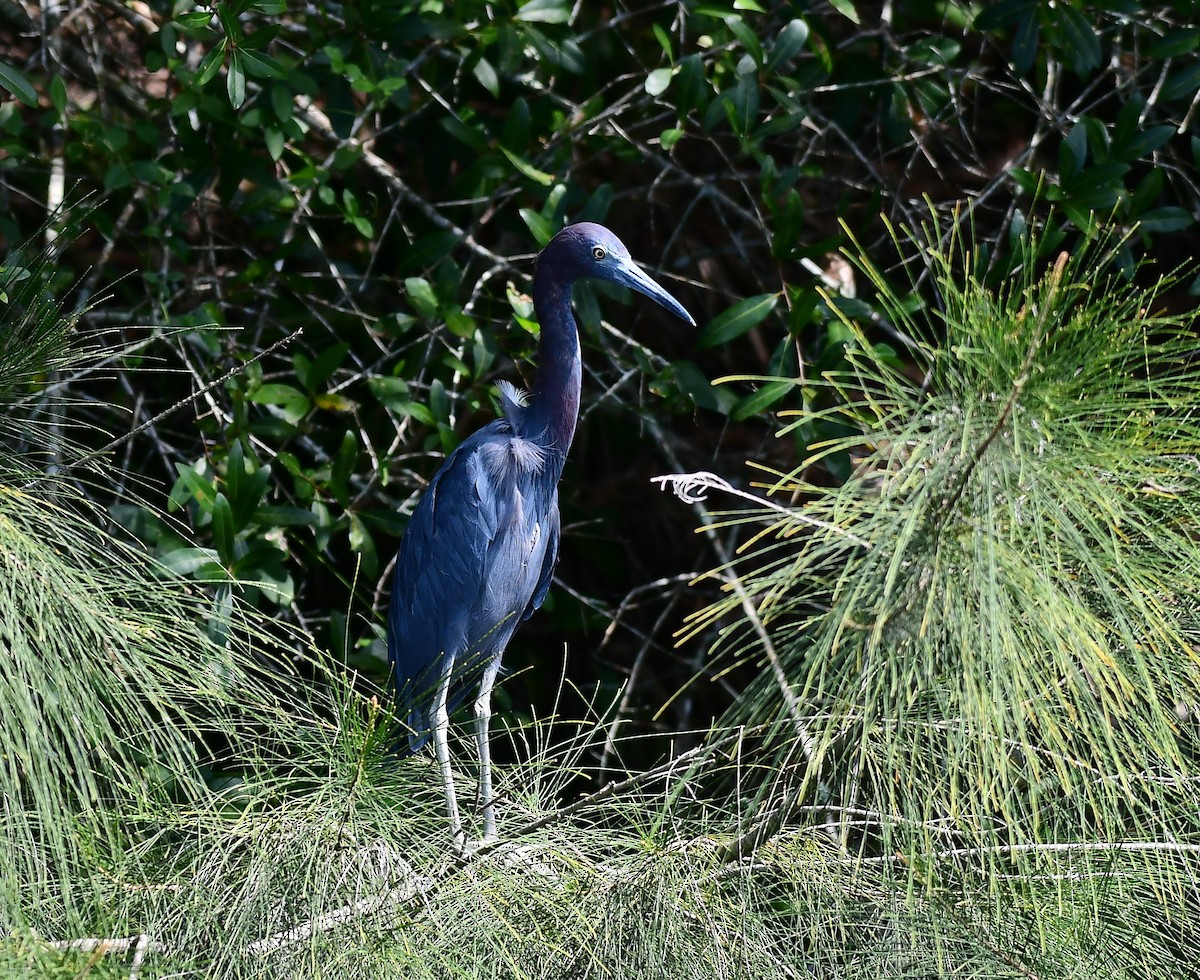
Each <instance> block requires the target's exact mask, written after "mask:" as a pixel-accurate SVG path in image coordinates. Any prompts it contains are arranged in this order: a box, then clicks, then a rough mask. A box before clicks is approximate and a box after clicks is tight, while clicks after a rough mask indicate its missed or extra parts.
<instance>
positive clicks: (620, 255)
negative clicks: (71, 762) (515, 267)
mask: <svg viewBox="0 0 1200 980" xmlns="http://www.w3.org/2000/svg"><path fill="white" fill-rule="evenodd" d="M552 249H553V250H554V251H553V253H551V250H552ZM550 254H553V255H554V260H555V261H558V262H561V263H562V265H563V267H564V269H565V272H566V274H567V275H568V276H570V277H571V278H572V279H603V280H606V281H608V282H615V283H619V284H620V285H622V286H628V287H629V288H630V289H635V290H637V291H638V292H639V293H641V294H642V295H644V296H649V297H650V298H651V299H652V300H654V301H655V302H656V303H658V304H659V305H660V306H663V307H665V308H666V309H668V310H670V311H671V312H672V313H674V314H675V315H676V316H677V317H679V318H680V319H681V320H684V321H686V322H687V323H690V324H691V325H692V326H693V327H694V326H695V325H696V321H695V320H693V319H692V315H691V314H690V313H688V311H687V310H685V309H684V308H683V307H682V306H681V305H680V304H679V302H678V301H677V300H676V299H675V297H674V296H672V295H671V294H670V293H668V292H667V291H666V290H665V289H663V287H662V286H660V285H659V284H658V283H656V282H655V281H654V280H653V279H651V278H650V277H649V276H648V275H646V273H645V272H643V271H642V269H641V267H640V266H639V265H638V264H637V263H636V262H634V261H633V258H632V257H631V256H630V254H629V249H627V248H626V247H625V246H624V244H622V242H621V239H619V238H618V237H617V236H616V235H614V234H613V233H612V232H611V231H609V230H608V229H607V228H605V227H604V226H603V225H598V224H594V223H593V222H590V221H581V222H580V223H579V224H575V225H568V226H567V227H566V228H564V229H563V230H562V231H560V232H559V233H558V234H557V235H555V236H554V238H553V239H552V240H551V242H550V244H549V245H547V246H546V251H545V253H544V255H546V256H549V255H550Z"/></svg>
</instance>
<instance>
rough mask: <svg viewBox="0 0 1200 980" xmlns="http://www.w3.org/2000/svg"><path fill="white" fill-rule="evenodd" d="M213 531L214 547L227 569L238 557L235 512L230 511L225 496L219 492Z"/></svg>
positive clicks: (213, 517) (214, 513) (214, 510)
mask: <svg viewBox="0 0 1200 980" xmlns="http://www.w3.org/2000/svg"><path fill="white" fill-rule="evenodd" d="M212 531H213V545H214V546H215V547H216V549H217V557H218V558H219V559H220V560H221V564H222V565H225V566H227V567H228V566H229V565H232V564H233V561H234V558H235V557H236V555H234V539H235V532H234V527H233V511H232V510H231V509H230V506H229V501H228V500H227V499H226V497H225V494H223V493H219V492H218V493H217V496H216V499H215V500H214V501H213V508H212Z"/></svg>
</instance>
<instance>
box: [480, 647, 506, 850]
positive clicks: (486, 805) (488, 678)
mask: <svg viewBox="0 0 1200 980" xmlns="http://www.w3.org/2000/svg"><path fill="white" fill-rule="evenodd" d="M499 673H500V658H499V657H496V658H495V659H493V660H492V662H491V663H489V664H488V665H487V667H486V669H485V670H484V672H483V679H482V680H480V682H479V696H478V697H476V698H475V738H476V740H477V741H478V742H479V798H480V801H481V802H482V804H483V841H484V843H486V842H488V841H492V840H495V839H496V803H495V801H494V800H493V799H492V749H491V745H490V743H489V741H488V725H489V723H490V722H491V720H492V687H493V686H494V685H495V683H496V675H497V674H499Z"/></svg>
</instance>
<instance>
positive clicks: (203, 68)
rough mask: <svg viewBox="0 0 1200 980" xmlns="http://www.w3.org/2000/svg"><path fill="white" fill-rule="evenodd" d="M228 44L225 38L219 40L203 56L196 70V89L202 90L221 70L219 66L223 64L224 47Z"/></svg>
mask: <svg viewBox="0 0 1200 980" xmlns="http://www.w3.org/2000/svg"><path fill="white" fill-rule="evenodd" d="M227 43H228V42H227V41H226V39H225V38H221V40H219V41H218V42H217V43H216V44H214V45H213V47H212V50H211V51H209V52H208V54H206V55H205V56H204V59H203V60H202V61H201V62H200V67H199V68H197V69H196V82H195V84H196V87H197V88H202V87H204V86H205V85H207V84H208V83H209V82H211V81H212V80H213V78H214V77H215V76H216V74H217V72H219V71H220V70H221V65H223V64H224V63H225V46H226V44H227Z"/></svg>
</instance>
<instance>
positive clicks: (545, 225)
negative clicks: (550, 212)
mask: <svg viewBox="0 0 1200 980" xmlns="http://www.w3.org/2000/svg"><path fill="white" fill-rule="evenodd" d="M517 213H518V214H520V216H521V220H522V221H524V222H525V227H526V228H528V229H529V230H530V232H532V234H533V237H534V240H535V241H537V243H538V246H539V247H544V246H545V245H546V244H547V243H549V241H550V239H551V238H553V237H554V228H553V226H552V225H551V224H550V222H549V221H547V220H546V219H545V218H543V217H542V216H541V215H540V214H538V213H537V212H536V211H533V210H531V209H529V208H520V209H519V210H518V212H517Z"/></svg>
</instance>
